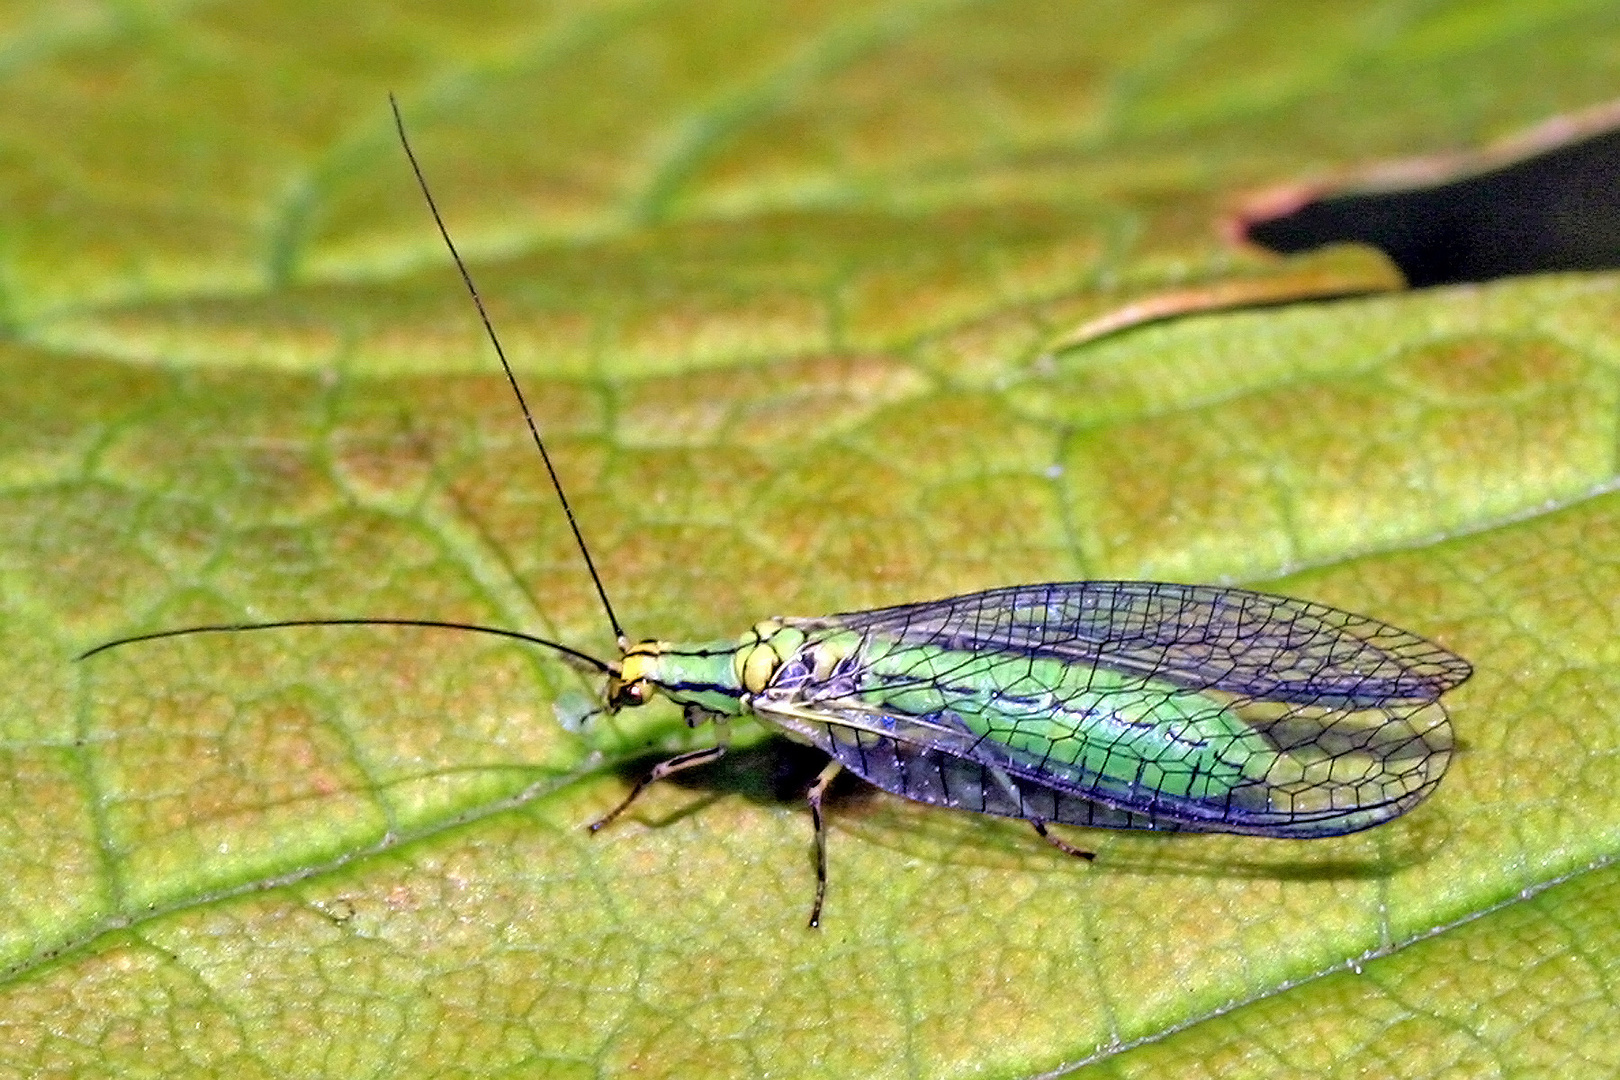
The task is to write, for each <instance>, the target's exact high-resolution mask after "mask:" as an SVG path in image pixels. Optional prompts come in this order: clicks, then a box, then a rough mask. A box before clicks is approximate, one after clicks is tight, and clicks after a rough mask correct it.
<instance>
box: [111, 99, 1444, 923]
mask: <svg viewBox="0 0 1620 1080" xmlns="http://www.w3.org/2000/svg"><path fill="white" fill-rule="evenodd" d="M390 103H391V104H392V105H393V109H394V120H395V125H396V127H397V128H398V131H399V137H400V142H401V145H402V146H403V147H404V150H405V154H406V156H407V160H408V161H409V162H410V166H411V169H412V171H413V173H414V174H415V177H416V180H417V183H418V185H419V186H420V187H421V190H422V194H423V197H424V199H425V200H426V202H427V206H428V209H429V211H430V212H431V214H432V215H433V220H434V222H435V224H436V225H437V227H438V229H439V232H440V235H441V236H442V237H443V239H444V242H445V245H446V247H447V248H448V249H449V252H450V255H451V258H452V260H453V262H454V264H455V266H456V268H457V270H458V271H459V272H460V274H461V277H462V280H463V283H464V284H465V286H466V288H467V291H468V293H469V295H470V296H471V297H472V300H473V304H474V306H475V308H476V310H477V312H478V315H479V318H480V319H481V320H482V322H483V324H484V329H485V331H486V333H487V335H488V337H489V340H490V342H491V343H492V345H493V346H494V349H495V353H496V356H497V357H498V358H499V359H500V362H501V366H502V369H503V370H504V371H505V374H506V378H507V381H508V383H509V384H510V385H511V388H512V391H513V394H514V395H515V397H516V399H517V402H518V406H519V409H520V410H521V412H522V414H523V417H524V420H525V422H526V423H527V424H528V427H529V431H530V434H531V436H532V438H533V441H534V444H535V446H536V448H537V449H538V450H539V452H540V457H541V460H542V462H543V463H544V465H545V468H546V471H547V473H548V475H549V477H550V479H551V483H552V487H553V490H554V491H555V492H556V494H557V499H558V502H559V503H560V504H561V507H562V510H563V515H564V517H565V518H566V519H567V521H568V525H569V528H570V529H571V530H572V532H573V536H574V540H575V543H576V544H577V546H578V548H579V551H580V554H581V556H582V558H583V560H584V563H585V567H586V570H587V572H588V573H589V575H590V578H591V581H592V583H593V584H594V585H595V587H596V592H597V595H598V597H599V599H600V600H601V603H602V608H603V611H604V612H605V613H606V615H607V620H608V623H609V624H610V626H611V627H612V629H613V633H614V636H615V638H616V640H617V641H618V647H619V657H618V658H617V659H616V660H602V659H600V658H598V657H595V656H592V655H590V654H588V653H585V652H583V651H581V650H579V649H576V648H573V647H572V646H569V645H565V644H562V643H560V642H555V641H549V640H547V639H545V638H539V637H535V636H533V635H530V634H526V633H523V632H521V631H516V630H507V629H503V628H500V627H488V626H477V625H470V624H464V623H453V622H443V621H439V620H433V619H406V618H352V619H351V618H341V619H298V620H287V621H279V622H269V623H237V624H229V625H220V626H193V627H186V628H184V629H179V630H165V631H159V632H157V633H149V634H140V635H136V636H132V637H126V638H121V639H119V640H117V641H111V642H107V643H105V644H103V645H100V646H97V647H96V648H94V649H91V650H89V651H88V652H86V653H85V654H84V657H89V656H92V655H94V654H96V653H98V652H102V651H104V650H106V649H110V648H113V647H115V646H119V645H125V644H129V643H132V642H136V641H149V640H153V639H157V638H164V637H173V636H177V635H181V634H192V633H212V632H234V631H243V630H262V629H274V628H284V627H291V626H334V625H336V626H356V625H392V626H418V627H436V628H444V629H453V630H464V631H469V632H476V633H486V634H494V635H498V636H502V637H508V638H513V639H516V640H521V641H525V642H529V643H531V644H535V645H539V646H542V647H544V648H547V649H550V650H552V651H554V652H556V653H558V654H560V655H561V656H562V657H563V658H565V659H567V660H568V661H570V662H572V663H574V664H576V665H579V666H582V667H584V668H586V669H588V670H590V671H591V672H594V673H595V674H597V675H600V676H602V677H603V678H604V685H603V688H602V695H601V705H602V709H603V710H605V711H606V712H609V713H612V712H617V711H618V710H620V709H625V708H633V707H636V706H639V705H642V704H645V703H646V702H647V701H649V700H651V699H652V698H654V697H657V696H663V697H665V698H668V699H669V700H670V701H673V702H674V703H676V704H678V705H680V706H682V708H683V709H684V711H685V718H686V720H687V722H688V723H689V724H690V725H692V726H693V727H696V726H698V725H699V724H702V723H712V724H713V725H714V727H715V730H716V740H715V742H714V745H712V746H708V747H704V748H701V749H698V750H693V751H690V752H688V753H685V754H681V755H679V756H677V757H674V758H671V759H669V760H668V761H665V762H663V763H662V764H660V765H659V766H657V767H656V768H655V769H653V770H652V772H651V773H650V774H649V775H648V776H647V777H646V778H645V779H643V780H642V781H641V782H640V783H638V784H636V785H635V787H634V788H632V789H631V791H630V793H629V795H627V796H626V797H625V799H624V800H623V801H622V802H621V803H620V804H619V805H618V806H616V807H615V808H614V809H613V810H611V811H609V812H608V813H607V814H606V815H605V816H604V817H602V818H601V819H599V820H597V821H595V822H593V823H592V824H591V826H590V828H591V830H592V831H593V832H594V831H596V830H599V829H601V828H602V827H603V826H604V825H606V824H608V823H609V822H610V821H612V820H613V819H614V818H616V817H618V816H619V814H621V813H622V812H623V811H624V810H625V809H626V808H627V807H628V806H630V804H631V803H632V802H634V800H635V799H636V797H637V796H638V795H640V793H641V792H642V791H643V790H644V789H645V788H646V786H647V785H648V784H650V783H653V782H655V781H657V780H660V779H663V778H665V777H667V776H670V775H672V774H674V773H677V772H680V771H682V770H685V769H691V768H695V767H697V766H700V765H705V764H708V763H710V762H713V761H715V760H717V759H719V758H720V757H721V756H722V755H724V754H725V753H726V748H727V744H728V740H729V737H730V724H731V723H732V722H733V721H736V720H742V719H745V718H748V719H754V720H757V721H759V722H761V723H763V724H765V725H766V726H767V727H770V728H772V729H775V730H776V731H779V732H781V733H782V734H783V735H785V736H787V737H788V738H789V739H793V740H795V741H798V742H801V743H806V744H808V745H810V746H813V747H815V748H817V749H818V750H820V751H822V752H823V753H825V754H826V755H827V757H828V765H827V767H826V768H825V769H823V770H822V772H821V774H820V776H819V777H818V778H817V779H816V781H815V783H814V784H813V785H812V786H811V788H810V790H809V794H808V801H809V806H810V810H811V817H812V821H813V823H814V829H815V844H816V890H815V898H814V901H813V904H812V908H811V914H810V925H811V926H812V927H814V926H817V925H819V922H820V918H821V910H822V904H823V901H824V899H825V896H826V883H827V874H826V863H827V856H826V830H825V825H824V822H823V818H822V799H823V796H824V794H825V792H826V790H827V787H828V785H829V783H830V782H831V781H832V779H833V777H834V776H836V775H837V774H838V773H839V772H840V771H843V770H848V771H849V772H851V773H854V774H855V775H856V776H858V777H860V778H861V779H863V780H865V781H866V782H868V783H870V784H872V785H874V786H875V787H879V788H882V789H883V790H885V791H888V792H892V793H894V794H896V795H900V796H903V797H905V798H908V799H913V800H916V801H918V802H923V803H929V804H932V805H936V806H944V807H949V808H952V809H957V810H971V811H975V812H977V813H982V814H995V815H1000V816H1004V817H1011V818H1020V819H1022V820H1024V821H1027V822H1029V823H1030V825H1031V826H1033V828H1034V830H1035V832H1036V833H1038V834H1039V835H1040V836H1041V837H1043V838H1044V839H1045V840H1046V841H1047V842H1049V843H1051V844H1053V845H1055V846H1056V847H1058V848H1060V849H1061V850H1063V851H1065V852H1067V853H1069V854H1071V855H1074V856H1077V857H1080V858H1084V859H1091V858H1092V857H1093V855H1092V853H1091V852H1088V851H1083V850H1081V849H1080V848H1077V847H1075V846H1073V845H1072V844H1070V843H1068V842H1067V841H1065V840H1063V839H1061V838H1060V837H1058V836H1055V835H1053V834H1052V833H1050V832H1049V831H1048V829H1047V826H1048V825H1049V824H1063V825H1077V826H1085V827H1091V828H1106V829H1152V830H1161V831H1194V832H1223V833H1240V834H1248V835H1253V836H1269V837H1294V838H1305V837H1325V836H1339V835H1343V834H1346V833H1352V832H1356V831H1359V830H1361V829H1367V828H1371V827H1372V826H1374V825H1379V824H1382V823H1384V822H1386V821H1389V820H1391V819H1393V818H1395V817H1398V816H1400V815H1401V814H1404V813H1405V812H1406V811H1408V810H1410V809H1411V808H1412V807H1413V806H1416V805H1417V804H1418V803H1419V802H1422V801H1423V800H1424V799H1425V798H1427V797H1428V796H1429V794H1430V793H1431V792H1433V791H1434V789H1435V788H1436V786H1437V785H1438V784H1439V783H1440V779H1441V777H1442V776H1443V775H1444V774H1445V771H1446V767H1447V765H1448V764H1449V763H1450V760H1451V755H1452V750H1453V740H1452V732H1451V724H1450V721H1449V719H1448V717H1447V715H1446V710H1445V707H1444V705H1443V704H1442V702H1441V700H1440V699H1441V696H1442V695H1443V694H1445V693H1446V691H1448V690H1451V689H1453V688H1454V687H1456V686H1458V685H1460V684H1461V683H1462V682H1463V681H1464V680H1466V679H1467V678H1468V677H1469V676H1470V675H1471V674H1472V669H1471V668H1470V666H1469V664H1468V662H1467V661H1465V660H1463V659H1462V658H1461V657H1459V656H1457V655H1455V654H1454V653H1452V652H1450V651H1448V650H1446V649H1444V648H1442V647H1441V646H1439V645H1437V644H1434V643H1433V642H1430V641H1428V640H1426V639H1424V638H1422V637H1419V636H1418V635H1416V634H1413V633H1410V632H1408V631H1405V630H1401V629H1399V628H1397V627H1394V626H1391V625H1389V624H1388V623H1385V622H1381V621H1379V620H1377V619H1372V618H1368V617H1366V616H1363V615H1354V614H1351V613H1349V612H1346V611H1340V610H1337V609H1335V608H1332V607H1328V606H1326V605H1323V604H1316V603H1311V602H1309V601H1305V600H1297V599H1293V598H1290V597H1286V596H1274V595H1270V594H1266V593H1260V592H1252V591H1250V590H1247V589H1239V588H1221V587H1214V586H1205V585H1178V584H1170V583H1166V582H1150V581H1080V582H1058V583H1052V584H1042V585H1019V586H1013V587H1009V588H1001V589H991V590H989V591H987V592H979V593H970V594H967V595H963V596H953V597H948V598H946V599H943V600H931V601H926V602H923V603H916V604H904V605H901V606H898V607H889V608H881V609H878V610H875V611H855V612H845V613H843V614H837V615H826V616H820V617H815V618H772V619H766V620H764V621H762V622H759V623H757V624H756V625H754V626H753V627H751V628H750V629H748V630H747V631H746V632H744V633H743V634H741V635H740V636H736V637H728V638H723V639H720V640H716V641H709V642H701V643H697V644H678V643H673V642H666V641H657V640H648V641H640V642H636V643H632V642H631V640H630V638H629V637H628V636H627V635H626V634H625V632H624V630H623V627H622V626H621V625H620V623H619V620H618V617H617V615H616V614H615V613H614V610H613V606H612V604H611V603H610V602H609V600H608V596H607V590H606V588H605V587H604V586H603V584H602V579H601V576H600V575H599V574H598V573H597V570H596V566H595V564H594V562H593V561H592V559H591V554H590V550H589V548H588V547H587V545H586V543H585V538H584V534H583V532H582V531H581V530H580V527H579V523H578V521H577V520H576V519H575V516H574V512H573V509H572V507H571V506H570V505H569V502H568V496H567V494H566V493H565V491H564V488H563V485H562V482H561V479H560V478H559V477H558V475H557V471H556V469H555V468H554V467H553V465H552V462H551V457H550V455H549V454H548V453H547V451H546V445H545V442H544V440H543V439H542V438H541V437H540V431H539V428H538V426H537V425H536V423H535V421H534V417H533V415H532V414H531V413H530V411H529V407H528V404H527V402H526V400H525V399H524V396H523V391H522V389H521V387H520V386H519V385H518V381H517V377H516V375H515V374H514V373H513V371H512V367H511V365H510V364H509V363H508V362H507V359H506V356H505V353H504V352H503V350H502V349H501V343H500V340H499V338H498V337H497V336H496V334H495V330H494V327H493V325H492V324H491V322H490V319H489V316H488V314H487V312H486V311H485V309H484V305H483V301H482V300H481V298H480V297H479V294H478V290H477V288H476V287H475V286H474V284H473V280H472V277H471V274H470V272H469V271H468V270H467V267H466V264H465V263H464V262H463V261H462V259H461V256H460V255H459V253H457V251H456V247H455V244H454V243H453V242H452V241H451V239H450V234H449V231H448V230H447V228H446V227H445V224H444V221H443V218H442V217H441V216H440V214H439V210H438V207H437V205H436V204H435V202H434V199H433V195H432V192H431V191H430V190H429V188H428V184H427V181H426V179H425V178H424V176H423V174H422V170H421V167H420V165H419V164H418V163H417V160H416V156H415V154H414V153H413V152H412V150H411V146H410V143H409V141H408V140H407V138H406V134H405V126H404V122H403V119H402V118H401V116H400V113H399V107H398V104H397V103H395V102H393V99H392V98H390ZM82 658H83V657H81V659H82Z"/></svg>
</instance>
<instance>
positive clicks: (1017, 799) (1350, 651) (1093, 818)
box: [753, 582, 1471, 837]
mask: <svg viewBox="0 0 1620 1080" xmlns="http://www.w3.org/2000/svg"><path fill="white" fill-rule="evenodd" d="M784 621H785V622H787V623H788V624H789V625H791V626H795V627H797V628H800V629H802V630H804V631H805V632H806V635H807V638H806V644H805V647H804V650H802V654H801V656H799V657H797V658H795V661H796V662H789V663H787V664H784V665H783V668H782V669H781V671H780V672H779V674H778V678H777V680H776V681H775V682H774V683H773V685H772V686H770V687H768V688H767V690H766V692H765V693H763V694H760V695H757V696H756V698H755V700H754V702H753V707H754V708H755V710H756V711H758V712H759V713H760V714H761V715H762V716H763V717H764V718H765V719H767V720H768V721H770V722H772V723H775V724H777V725H779V726H781V727H784V728H786V729H788V730H790V731H792V732H794V733H795V734H797V735H798V736H799V737H801V738H803V739H805V740H807V741H809V742H812V743H814V744H815V745H817V746H820V747H821V748H822V749H824V750H826V751H827V752H828V753H829V754H831V755H832V756H833V757H835V758H836V759H838V760H839V761H840V762H842V763H843V764H844V765H845V766H846V767H847V768H849V769H850V770H851V771H853V772H855V773H857V774H858V775H860V776H862V777H864V778H866V779H867V780H868V781H870V782H871V783H873V784H875V785H877V786H878V787H882V788H885V789H886V790H889V791H893V792H895V793H896V794H899V795H903V796H906V797H909V798H913V799H919V800H921V801H924V802H930V803H936V804H940V805H947V806H957V807H961V808H963V809H971V810H979V811H981V812H986V813H993V814H1007V815H1010V816H1015V817H1033V818H1040V819H1042V820H1047V821H1058V822H1066V823H1070V824H1076V825H1097V826H1103V827H1111V828H1148V829H1192V830H1200V831H1221V832H1237V833H1250V834H1258V835H1268V836H1295V837H1304V836H1327V835H1337V834H1341V833H1347V832H1354V831H1356V830H1359V829H1364V828H1368V827H1370V826H1373V825H1377V824H1379V823H1381V822H1383V821H1387V820H1389V819H1390V818H1393V817H1396V816H1398V815H1399V814H1402V813H1404V812H1405V811H1406V810H1408V809H1410V808H1411V807H1412V806H1414V805H1416V804H1417V803H1418V802H1420V801H1422V799H1424V798H1425V797H1427V795H1428V794H1429V793H1430V792H1431V791H1433V790H1434V788H1435V786H1436V785H1437V784H1438V783H1439V782H1440V778H1441V776H1442V775H1443V774H1444V772H1445V770H1446V767H1447V765H1448V763H1449V761H1450V757H1451V752H1452V735H1451V727H1450V723H1449V720H1448V719H1447V717H1446V713H1445V710H1444V708H1443V707H1442V706H1441V705H1440V703H1439V701H1438V698H1439V695H1440V694H1441V693H1443V692H1444V691H1445V690H1448V689H1450V688H1451V687H1453V686H1456V685H1457V684H1458V683H1460V682H1462V681H1463V680H1464V679H1465V678H1467V677H1468V675H1469V674H1470V672H1471V669H1470V668H1469V666H1468V664H1467V663H1466V661H1464V660H1462V659H1461V658H1460V657H1457V656H1455V655H1453V654H1452V653H1450V652H1447V651H1446V650H1445V649H1442V648H1440V647H1439V646H1437V645H1434V644H1433V643H1431V642H1428V641H1425V640H1424V639H1422V638H1420V637H1417V636H1416V635H1414V634H1410V633H1408V632H1406V631H1404V630H1399V629H1397V628H1395V627H1393V626H1390V625H1388V624H1387V623H1382V622H1379V621H1377V620H1374V619H1368V618H1365V617H1363V616H1358V615H1352V614H1350V613H1348V612H1343V611H1339V610H1336V609H1334V608H1330V607H1326V606H1324V605H1320V604H1312V603H1309V602H1307V601H1301V600H1294V599H1290V598H1287V597H1279V596H1270V595H1266V594H1262V593H1255V592H1250V591H1248V590H1243V589H1220V588H1211V587H1204V586H1184V585H1167V584H1160V583H1152V582H1084V583H1076V584H1057V585H1038V586H1022V587H1018V588H1010V589H999V590H994V591H991V592H986V593H977V594H972V595H968V596H959V597H953V598H950V599H946V600H940V601H935V602H932V603H926V604H910V605H905V606H903V607H897V608H885V609H881V610H877V611H867V612H854V613H851V614H847V615H837V616H829V617H827V618H822V619H791V620H784ZM851 633H853V634H855V635H857V636H858V638H859V642H860V644H859V647H858V648H855V649H853V651H850V650H849V646H848V638H849V635H850V634H851ZM835 638H842V639H843V640H844V642H845V644H844V645H842V646H840V649H842V650H844V652H845V653H847V655H845V656H844V659H843V660H841V661H840V662H839V663H838V664H837V665H836V666H834V667H831V668H830V669H829V668H828V665H827V664H826V663H825V659H824V658H823V660H822V661H821V662H817V660H816V658H815V652H816V650H817V649H818V648H820V647H821V644H822V643H825V642H828V641H832V640H833V639H835ZM817 671H820V674H819V675H818V674H817Z"/></svg>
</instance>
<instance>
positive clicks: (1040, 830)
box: [1028, 817, 1097, 862]
mask: <svg viewBox="0 0 1620 1080" xmlns="http://www.w3.org/2000/svg"><path fill="white" fill-rule="evenodd" d="M1028 821H1029V823H1030V825H1032V826H1034V828H1035V835H1037V836H1039V837H1040V838H1041V839H1042V840H1045V841H1046V842H1047V843H1048V844H1051V845H1052V846H1053V847H1055V848H1057V849H1058V850H1059V851H1061V852H1063V854H1065V855H1073V856H1074V857H1075V858H1077V859H1084V860H1086V862H1090V861H1091V860H1093V859H1095V858H1096V857H1097V853H1096V852H1095V851H1085V850H1082V849H1081V848H1077V847H1075V846H1074V845H1073V844H1071V843H1069V842H1068V841H1067V840H1065V839H1063V838H1062V837H1060V836H1053V835H1052V834H1051V833H1049V832H1047V831H1046V822H1045V821H1043V820H1041V819H1040V818H1038V817H1032V818H1029V819H1028Z"/></svg>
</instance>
